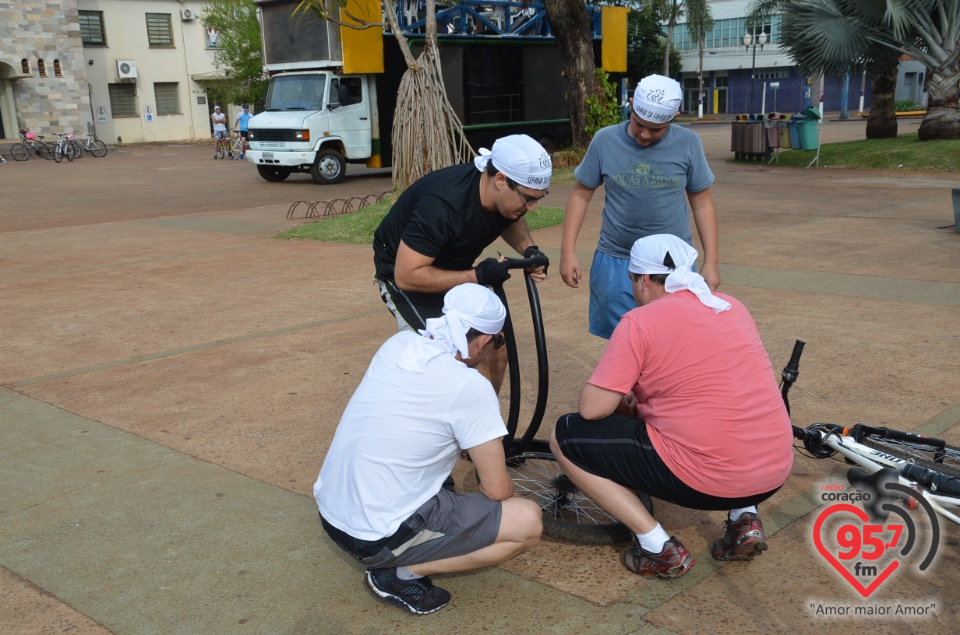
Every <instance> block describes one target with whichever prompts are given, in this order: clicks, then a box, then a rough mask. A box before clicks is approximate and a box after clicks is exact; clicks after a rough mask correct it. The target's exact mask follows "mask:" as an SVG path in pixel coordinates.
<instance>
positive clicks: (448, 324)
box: [397, 282, 507, 373]
mask: <svg viewBox="0 0 960 635" xmlns="http://www.w3.org/2000/svg"><path fill="white" fill-rule="evenodd" d="M506 319H507V309H506V308H505V307H504V306H503V303H502V302H501V301H500V298H498V297H497V296H496V294H495V293H494V292H493V291H491V290H490V289H488V288H487V287H482V286H480V285H479V284H474V283H472V282H467V283H464V284H461V285H457V286H456V287H454V288H452V289H450V290H449V291H447V294H446V295H445V296H444V297H443V316H442V317H438V318H430V319H428V320H427V328H426V329H423V330H421V331H420V335H422V336H423V337H418V338H417V339H416V340H415V341H414V342H412V343H411V344H410V345H409V346H407V348H406V349H405V350H404V352H403V354H402V355H401V356H400V359H399V361H398V362H397V365H398V366H400V368H402V369H404V370H409V371H413V372H417V373H422V372H423V371H424V370H426V367H427V362H429V361H430V360H431V359H433V358H434V357H436V356H438V355H442V354H443V353H447V354H449V355H456V354H457V353H460V358H461V359H469V358H470V352H469V344H468V343H467V331H469V330H470V329H471V328H474V329H477V330H478V331H480V332H481V333H486V334H488V335H496V334H497V333H499V332H500V331H501V330H503V322H504V320H506Z"/></svg>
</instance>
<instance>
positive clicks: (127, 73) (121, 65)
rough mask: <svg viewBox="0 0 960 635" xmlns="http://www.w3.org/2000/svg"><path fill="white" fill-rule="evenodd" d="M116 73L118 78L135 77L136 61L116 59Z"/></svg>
mask: <svg viewBox="0 0 960 635" xmlns="http://www.w3.org/2000/svg"><path fill="white" fill-rule="evenodd" d="M117 75H118V76H119V77H120V79H135V78H136V77H137V63H136V62H134V61H133V60H117Z"/></svg>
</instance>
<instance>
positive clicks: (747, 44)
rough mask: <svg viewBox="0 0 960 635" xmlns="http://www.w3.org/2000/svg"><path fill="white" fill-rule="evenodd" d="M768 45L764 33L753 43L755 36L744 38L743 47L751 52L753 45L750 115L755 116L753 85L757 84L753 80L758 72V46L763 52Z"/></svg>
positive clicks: (749, 35) (745, 35)
mask: <svg viewBox="0 0 960 635" xmlns="http://www.w3.org/2000/svg"><path fill="white" fill-rule="evenodd" d="M766 43H767V34H766V33H765V32H763V31H760V33H758V34H757V41H756V42H754V41H753V35H751V34H750V33H746V34H744V36H743V45H744V46H745V47H746V48H747V50H748V51H749V50H750V45H751V44H752V45H753V65H752V66H751V67H750V104H749V106H750V114H751V115H752V114H753V85H754V84H755V83H756V82H754V81H753V80H754V79H755V77H754V76H755V75H756V72H757V45H759V46H760V50H761V51H762V50H763V45H764V44H766Z"/></svg>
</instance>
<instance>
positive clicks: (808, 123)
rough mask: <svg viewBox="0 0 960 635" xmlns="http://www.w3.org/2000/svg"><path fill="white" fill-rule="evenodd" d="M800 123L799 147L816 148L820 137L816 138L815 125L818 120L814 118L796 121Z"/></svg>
mask: <svg viewBox="0 0 960 635" xmlns="http://www.w3.org/2000/svg"><path fill="white" fill-rule="evenodd" d="M798 123H799V124H800V125H799V127H800V147H801V148H802V149H804V150H816V149H817V148H819V147H820V139H818V138H817V126H819V125H820V122H819V121H817V120H816V119H805V120H803V121H800V122H798Z"/></svg>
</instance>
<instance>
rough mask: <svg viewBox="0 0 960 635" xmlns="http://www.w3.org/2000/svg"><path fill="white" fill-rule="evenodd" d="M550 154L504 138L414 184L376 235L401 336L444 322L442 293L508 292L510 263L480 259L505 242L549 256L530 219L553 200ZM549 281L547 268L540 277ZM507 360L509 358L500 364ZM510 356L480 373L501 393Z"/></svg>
mask: <svg viewBox="0 0 960 635" xmlns="http://www.w3.org/2000/svg"><path fill="white" fill-rule="evenodd" d="M552 173H553V164H552V162H551V161H550V155H549V154H548V153H547V151H546V150H544V149H543V146H541V145H540V144H539V143H537V142H536V141H534V140H533V139H531V138H530V137H528V136H527V135H510V136H507V137H503V138H502V139H498V140H497V141H496V143H494V144H493V149H492V150H487V149H486V148H481V149H480V154H479V156H477V158H476V159H475V160H474V162H473V163H472V164H469V163H465V164H461V165H455V166H451V167H448V168H443V169H440V170H437V171H435V172H432V173H430V174H427V175H426V176H424V177H422V178H420V179H419V180H417V182H416V183H414V184H413V185H411V186H410V187H409V188H407V189H406V191H404V192H403V194H401V195H400V197H399V198H398V199H397V201H396V203H394V204H393V207H392V208H391V209H390V211H389V212H388V213H387V215H386V216H385V217H384V218H383V221H382V222H381V223H380V226H379V227H378V228H377V230H376V231H375V232H374V234H373V262H374V265H375V266H376V275H375V277H376V280H377V282H378V284H379V285H380V297H381V298H383V301H384V303H385V304H386V305H387V308H388V309H389V310H390V312H391V313H392V314H393V316H394V317H395V318H396V320H397V326H398V327H399V328H400V330H404V329H413V330H415V331H416V330H418V329H422V328H424V326H425V324H426V320H427V319H429V318H433V317H438V316H439V315H440V314H441V309H442V307H443V294H444V293H446V292H447V291H449V290H450V289H452V288H453V287H454V286H456V285H458V284H462V283H464V282H474V283H477V284H481V285H484V286H497V285H501V284H503V283H504V281H506V280H507V279H508V278H509V277H510V273H509V272H508V270H507V265H506V263H503V262H500V261H499V260H498V259H497V258H487V259H485V260H483V261H482V262H480V263H479V264H477V265H476V266H474V264H473V263H474V261H475V260H476V259H477V256H479V255H480V253H481V252H482V251H483V250H484V249H486V248H487V247H488V246H489V245H490V243H492V242H493V241H494V240H496V239H497V238H498V237H500V238H503V239H504V240H505V241H506V242H507V244H508V245H510V246H511V247H513V248H514V249H516V250H517V252H518V253H521V254H523V256H524V257H525V258H531V257H535V256H537V255H542V254H541V252H540V250H539V248H538V247H537V246H536V245H535V244H534V243H533V237H532V236H531V235H530V229H529V228H528V227H527V222H526V220H524V218H523V217H524V215H525V214H526V213H527V212H528V211H530V210H532V209H536V207H537V204H538V203H539V202H540V201H541V200H542V199H543V198H544V197H545V196H546V195H547V194H548V191H547V188H548V187H549V186H550V177H551V175H552ZM532 275H533V278H534V280H535V281H537V282H540V281H542V280H543V279H544V278H546V275H547V270H546V267H542V268H538V269H537V270H536V271H535V272H534V273H533V274H532ZM501 358H502V359H501ZM505 365H506V356H505V355H494V356H491V359H490V361H489V362H488V363H486V364H485V367H484V368H483V369H482V370H481V372H483V374H484V375H485V376H487V377H488V378H490V380H491V381H492V382H493V385H494V388H495V389H496V390H498V391H499V389H500V383H501V374H502V369H503V368H504V367H505Z"/></svg>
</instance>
